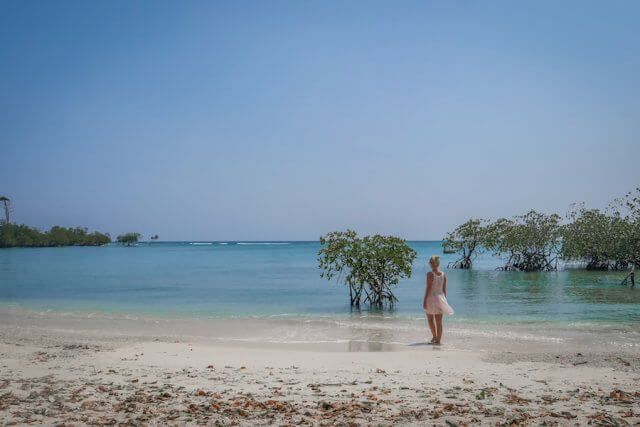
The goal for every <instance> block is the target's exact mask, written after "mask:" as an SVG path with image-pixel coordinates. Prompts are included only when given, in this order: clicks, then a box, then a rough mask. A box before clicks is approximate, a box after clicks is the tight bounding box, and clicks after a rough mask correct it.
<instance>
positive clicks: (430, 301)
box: [424, 272, 453, 315]
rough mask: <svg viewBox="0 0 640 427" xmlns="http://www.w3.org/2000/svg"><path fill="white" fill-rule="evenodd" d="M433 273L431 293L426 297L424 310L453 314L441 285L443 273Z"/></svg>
mask: <svg viewBox="0 0 640 427" xmlns="http://www.w3.org/2000/svg"><path fill="white" fill-rule="evenodd" d="M431 274H433V284H432V288H431V293H430V294H429V296H428V297H427V308H425V309H424V311H426V312H427V314H448V315H451V314H453V308H451V306H450V305H449V303H448V302H447V297H446V296H444V291H443V290H442V287H443V285H444V273H442V272H441V273H440V275H437V274H435V273H431Z"/></svg>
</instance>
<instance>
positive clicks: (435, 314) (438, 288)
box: [422, 255, 453, 345]
mask: <svg viewBox="0 0 640 427" xmlns="http://www.w3.org/2000/svg"><path fill="white" fill-rule="evenodd" d="M429 266H430V267H431V271H430V272H428V273H427V286H426V289H425V292H424V299H423V301H422V307H423V308H424V311H425V312H426V313H427V321H428V323H429V329H431V335H432V337H433V338H432V339H431V341H430V342H429V344H433V345H439V344H440V341H441V340H442V316H443V315H445V314H447V315H451V314H453V308H451V306H450V305H449V303H448V302H447V276H446V275H445V274H444V272H442V271H440V257H439V256H437V255H433V256H432V257H431V258H429Z"/></svg>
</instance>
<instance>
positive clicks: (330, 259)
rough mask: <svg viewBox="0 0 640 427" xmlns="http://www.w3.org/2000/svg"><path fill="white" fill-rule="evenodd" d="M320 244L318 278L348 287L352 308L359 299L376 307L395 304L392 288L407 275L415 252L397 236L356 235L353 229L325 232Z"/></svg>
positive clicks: (358, 304) (358, 303) (409, 274)
mask: <svg viewBox="0 0 640 427" xmlns="http://www.w3.org/2000/svg"><path fill="white" fill-rule="evenodd" d="M320 244H321V245H322V247H321V248H320V250H319V251H318V267H319V268H320V270H322V271H321V273H320V277H325V278H326V279H327V280H331V279H332V278H334V277H338V280H341V281H343V282H344V283H345V285H347V286H348V287H349V296H350V300H351V306H356V307H359V306H360V303H361V301H364V302H365V303H369V304H370V305H371V306H373V307H379V308H381V307H383V306H384V305H385V304H388V305H393V304H395V302H396V301H397V298H396V297H395V295H393V292H392V288H393V287H394V286H397V285H398V283H399V282H400V279H401V278H409V277H411V273H412V267H413V261H414V260H415V258H416V252H415V251H414V250H413V249H411V248H410V247H409V245H407V243H406V242H405V241H404V240H402V239H400V238H397V237H393V236H381V235H374V236H366V237H363V238H359V237H358V235H357V233H356V232H355V231H353V230H347V231H335V232H331V233H328V234H327V235H326V236H322V237H320ZM363 296H364V300H363Z"/></svg>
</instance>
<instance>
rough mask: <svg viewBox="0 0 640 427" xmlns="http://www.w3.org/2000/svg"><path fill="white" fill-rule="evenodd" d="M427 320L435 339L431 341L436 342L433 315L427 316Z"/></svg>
mask: <svg viewBox="0 0 640 427" xmlns="http://www.w3.org/2000/svg"><path fill="white" fill-rule="evenodd" d="M427 320H428V323H429V329H431V336H432V337H433V338H432V339H431V341H432V342H433V341H435V340H436V324H435V323H434V321H433V314H427Z"/></svg>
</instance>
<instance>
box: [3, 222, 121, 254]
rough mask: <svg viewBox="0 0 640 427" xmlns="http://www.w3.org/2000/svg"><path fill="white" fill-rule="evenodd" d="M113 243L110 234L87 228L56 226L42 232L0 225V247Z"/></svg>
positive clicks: (16, 225) (29, 228) (4, 224)
mask: <svg viewBox="0 0 640 427" xmlns="http://www.w3.org/2000/svg"><path fill="white" fill-rule="evenodd" d="M110 242H111V237H109V234H102V233H98V232H97V231H96V232H93V233H89V232H88V231H87V229H86V228H79V227H77V228H65V227H58V226H54V227H51V230H49V231H47V232H44V233H43V232H41V231H40V230H37V229H35V228H31V227H28V226H26V225H18V224H10V223H3V224H0V247H1V248H12V247H51V246H99V245H106V244H107V243H110Z"/></svg>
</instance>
